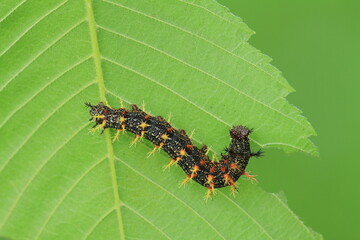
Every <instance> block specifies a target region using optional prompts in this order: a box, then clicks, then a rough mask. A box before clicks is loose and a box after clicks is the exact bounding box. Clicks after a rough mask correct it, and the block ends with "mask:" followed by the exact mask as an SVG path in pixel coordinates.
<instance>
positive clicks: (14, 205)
mask: <svg viewBox="0 0 360 240" xmlns="http://www.w3.org/2000/svg"><path fill="white" fill-rule="evenodd" d="M88 125H89V123H88V122H87V123H86V124H84V125H82V126H81V127H80V128H79V129H77V130H76V131H75V132H74V133H73V135H71V136H70V137H69V138H68V139H66V140H65V141H64V142H63V143H62V144H61V145H60V146H59V147H58V148H57V149H56V150H55V151H53V152H52V153H51V154H50V155H49V157H48V158H47V159H46V160H45V161H43V162H42V163H41V165H40V166H39V167H38V168H37V169H36V171H35V174H34V175H32V177H31V178H30V179H29V180H28V181H27V182H26V185H25V186H24V188H23V189H22V190H21V192H20V194H18V195H17V197H16V199H15V200H14V202H13V205H12V206H11V207H10V209H9V212H8V213H7V215H6V216H5V217H4V219H3V221H2V223H1V224H0V229H1V228H2V227H3V225H4V224H5V223H6V221H7V220H8V218H9V217H10V216H11V215H12V214H13V213H14V210H15V208H16V206H17V204H18V203H19V201H20V199H21V198H22V197H23V196H24V193H25V192H26V190H27V189H28V188H29V186H30V185H31V184H32V182H33V181H34V179H35V178H36V176H37V175H38V174H39V173H40V171H41V170H42V169H43V168H44V166H45V165H46V164H47V163H48V162H49V161H50V160H51V159H52V158H53V157H54V156H55V155H56V154H57V153H58V152H59V151H60V150H62V149H63V148H64V147H65V146H66V144H67V143H69V142H70V141H71V140H72V139H73V138H74V137H75V136H76V135H77V134H79V133H80V132H81V130H83V129H84V128H85V127H86V126H88Z"/></svg>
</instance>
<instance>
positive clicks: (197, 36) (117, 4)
mask: <svg viewBox="0 0 360 240" xmlns="http://www.w3.org/2000/svg"><path fill="white" fill-rule="evenodd" d="M102 1H103V2H107V3H109V4H112V5H115V6H118V7H120V8H124V9H128V10H129V11H132V12H135V13H137V14H140V15H143V16H145V17H147V18H150V19H154V20H155V21H158V22H161V23H163V24H165V25H169V26H170V27H173V28H175V29H178V30H180V31H182V32H185V33H188V34H190V35H192V36H194V37H196V38H199V39H201V40H203V41H205V42H208V43H209V44H211V45H213V46H214V47H216V48H219V49H221V50H222V51H224V52H226V53H228V54H230V55H232V56H234V57H236V58H238V59H241V60H242V61H244V62H246V63H248V64H250V65H251V66H253V67H255V68H257V69H259V70H260V71H262V72H263V73H265V74H266V75H268V76H270V77H271V78H272V79H274V80H275V81H276V82H278V83H279V84H280V85H282V86H283V87H284V88H285V89H287V87H286V86H285V85H284V84H283V83H282V82H280V81H279V80H278V79H277V78H276V77H275V76H274V75H272V74H270V73H269V72H267V71H265V70H264V69H263V68H261V67H259V66H258V65H256V64H254V63H252V62H250V61H249V60H247V59H245V58H243V57H241V56H239V55H236V54H234V53H232V52H231V51H229V50H227V49H226V48H224V47H222V46H220V45H218V44H216V43H214V42H212V41H210V40H208V39H206V38H204V37H201V36H200V35H198V34H196V33H193V32H191V31H189V30H186V29H184V28H181V27H179V26H176V25H174V24H172V23H170V22H167V21H164V20H161V19H158V18H155V17H153V16H150V15H148V14H146V13H143V12H141V11H138V10H136V9H133V8H130V7H127V6H124V5H121V4H120V3H115V2H112V1H108V0H102Z"/></svg>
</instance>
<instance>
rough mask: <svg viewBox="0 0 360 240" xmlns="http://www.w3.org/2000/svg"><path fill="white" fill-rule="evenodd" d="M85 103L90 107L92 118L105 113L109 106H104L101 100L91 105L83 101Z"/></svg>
mask: <svg viewBox="0 0 360 240" xmlns="http://www.w3.org/2000/svg"><path fill="white" fill-rule="evenodd" d="M85 105H86V106H88V107H89V108H90V110H89V113H90V116H91V117H92V118H93V117H95V118H96V117H98V116H102V115H104V114H106V113H107V112H108V108H109V107H107V106H105V105H104V104H103V103H102V102H99V103H98V104H97V105H91V104H90V103H85Z"/></svg>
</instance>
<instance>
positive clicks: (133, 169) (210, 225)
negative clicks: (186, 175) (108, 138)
mask: <svg viewBox="0 0 360 240" xmlns="http://www.w3.org/2000/svg"><path fill="white" fill-rule="evenodd" d="M115 159H117V160H118V161H120V162H121V163H122V164H124V165H125V166H127V167H128V168H129V169H131V170H132V171H133V172H135V173H137V174H138V175H140V176H141V177H143V178H144V179H145V180H147V181H149V182H151V183H152V184H153V185H155V186H157V187H158V188H160V189H161V190H163V191H164V192H165V193H167V194H169V195H170V196H171V197H173V198H174V199H176V200H177V201H179V202H180V203H182V204H183V205H184V206H185V207H187V208H189V209H190V210H191V211H192V212H193V213H194V214H195V215H196V216H198V217H199V218H200V219H201V220H203V221H204V222H205V223H206V224H207V225H208V226H209V227H210V228H211V229H213V230H214V232H216V234H218V235H219V236H220V237H221V238H222V239H226V238H225V237H224V236H223V235H222V234H221V233H220V232H219V231H218V230H217V229H216V228H215V226H214V225H212V224H211V223H210V222H209V221H207V220H206V219H205V218H204V217H203V216H201V214H199V213H198V212H197V211H196V210H195V209H193V208H192V207H191V206H190V205H188V204H187V203H186V202H184V201H183V200H181V199H180V198H179V197H177V196H176V195H175V194H173V193H171V192H170V191H168V190H167V189H166V188H164V187H163V186H161V185H160V184H158V183H157V182H155V181H153V180H152V179H151V178H149V177H147V176H145V175H144V174H143V173H141V172H139V171H138V170H136V169H135V168H133V167H131V166H130V165H129V164H127V163H126V162H125V161H123V160H121V159H120V158H119V157H116V156H115Z"/></svg>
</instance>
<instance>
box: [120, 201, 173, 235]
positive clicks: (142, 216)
mask: <svg viewBox="0 0 360 240" xmlns="http://www.w3.org/2000/svg"><path fill="white" fill-rule="evenodd" d="M123 206H124V207H126V208H128V209H129V210H130V211H132V212H133V213H135V214H136V215H138V216H139V217H140V218H142V219H143V220H144V221H145V222H147V223H149V224H150V225H151V226H153V227H154V228H155V229H156V230H157V231H158V232H160V233H161V234H162V235H164V236H165V237H166V238H167V239H171V237H169V235H167V234H166V233H165V232H164V231H163V230H161V229H160V228H159V227H158V226H156V225H155V224H154V223H153V222H152V221H150V220H149V219H147V218H146V217H145V216H144V215H142V214H141V213H139V212H138V211H136V210H135V209H134V208H132V207H130V206H129V205H128V204H125V203H123Z"/></svg>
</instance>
